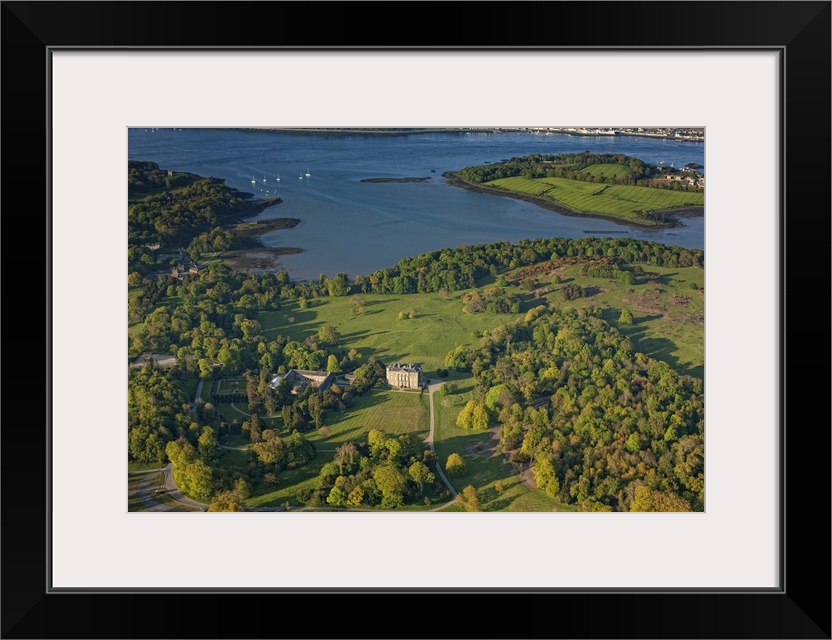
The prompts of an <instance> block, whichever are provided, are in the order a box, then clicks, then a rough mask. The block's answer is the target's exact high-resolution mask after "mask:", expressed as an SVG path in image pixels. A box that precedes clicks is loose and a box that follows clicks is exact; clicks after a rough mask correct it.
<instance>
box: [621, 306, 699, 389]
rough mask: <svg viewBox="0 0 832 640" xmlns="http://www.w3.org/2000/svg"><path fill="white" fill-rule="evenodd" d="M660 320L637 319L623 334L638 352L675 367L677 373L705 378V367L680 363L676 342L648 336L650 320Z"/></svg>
mask: <svg viewBox="0 0 832 640" xmlns="http://www.w3.org/2000/svg"><path fill="white" fill-rule="evenodd" d="M658 318H661V316H659V315H653V316H645V317H644V318H638V319H636V321H635V324H633V325H631V326H629V327H628V326H625V327H621V329H622V333H623V334H624V335H626V336H627V338H629V339H630V340H631V341H632V342H633V344H634V345H635V346H636V349H637V350H638V351H641V352H642V353H645V354H646V355H648V356H650V357H651V358H655V359H656V360H662V361H664V362H666V363H667V364H669V365H670V366H671V367H673V369H674V370H675V371H676V372H678V373H680V374H682V375H690V376H695V377H697V378H703V377H704V375H705V370H704V369H705V368H704V366H701V365H692V364H689V363H683V362H680V361H679V358H678V357H677V356H675V355H674V354H673V352H674V351H677V350H678V348H679V347H678V346H677V345H676V343H675V342H673V341H672V340H670V339H668V338H659V337H655V336H650V335H648V334H647V331H648V329H647V326H645V324H646V323H647V322H648V321H649V320H656V319H658Z"/></svg>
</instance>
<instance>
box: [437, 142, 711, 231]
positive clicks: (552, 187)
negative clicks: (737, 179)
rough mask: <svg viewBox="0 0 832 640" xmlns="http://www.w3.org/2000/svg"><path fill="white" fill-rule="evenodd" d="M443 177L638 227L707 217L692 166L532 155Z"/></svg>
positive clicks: (699, 177) (563, 210)
mask: <svg viewBox="0 0 832 640" xmlns="http://www.w3.org/2000/svg"><path fill="white" fill-rule="evenodd" d="M444 176H445V177H446V178H447V179H448V181H449V183H450V184H452V185H454V186H459V187H462V188H467V189H472V190H475V191H480V192H483V193H493V194H497V195H503V196H510V197H514V198H519V199H522V200H527V201H530V202H534V203H535V204H538V205H540V206H542V207H544V208H547V209H550V210H552V211H556V212H558V213H561V214H564V215H575V216H586V217H592V218H605V219H608V220H613V221H615V222H623V223H625V224H629V225H631V226H636V227H653V228H655V227H668V226H678V224H679V222H678V220H677V216H681V215H702V214H703V213H704V206H705V192H704V184H705V182H704V180H705V179H704V177H703V176H702V175H700V174H699V173H697V172H696V171H695V170H694V169H693V168H690V167H685V168H684V169H674V168H673V167H672V166H671V167H663V166H656V165H651V164H649V163H646V162H644V161H642V160H639V159H638V158H632V157H629V156H625V155H623V154H593V153H589V152H588V151H587V152H583V153H579V154H556V155H542V154H532V155H529V156H523V157H519V158H511V159H508V160H503V161H502V162H499V163H495V164H488V165H482V166H473V167H466V168H464V169H461V170H459V171H456V172H447V173H445V174H444Z"/></svg>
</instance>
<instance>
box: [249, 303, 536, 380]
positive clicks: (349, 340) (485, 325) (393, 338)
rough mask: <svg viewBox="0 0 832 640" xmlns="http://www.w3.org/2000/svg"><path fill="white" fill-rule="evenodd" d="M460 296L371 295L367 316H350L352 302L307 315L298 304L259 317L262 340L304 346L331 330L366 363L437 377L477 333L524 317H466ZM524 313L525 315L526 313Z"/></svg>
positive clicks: (319, 306) (312, 309)
mask: <svg viewBox="0 0 832 640" xmlns="http://www.w3.org/2000/svg"><path fill="white" fill-rule="evenodd" d="M461 296H462V292H459V291H457V292H455V293H451V294H449V296H448V299H447V300H444V299H442V297H441V296H440V295H439V294H438V293H417V294H410V295H380V294H367V295H365V296H364V297H365V299H366V306H365V309H366V313H365V314H364V315H361V316H353V317H351V316H350V309H352V308H353V305H352V304H351V302H350V298H349V297H343V298H317V299H315V300H313V301H312V304H311V305H310V306H309V308H308V309H299V308H298V305H297V302H294V301H292V302H288V303H286V304H284V306H283V308H282V309H281V310H280V311H268V312H262V313H260V316H259V320H260V323H261V325H262V326H263V334H264V335H265V336H266V338H268V339H274V338H275V337H276V336H277V335H285V336H288V337H289V338H290V339H292V340H298V341H301V342H302V341H303V340H304V339H305V338H306V337H307V336H311V335H315V334H316V333H317V331H318V329H319V328H320V327H321V326H323V325H325V324H328V325H332V326H333V327H335V328H336V329H338V331H340V332H341V335H342V336H343V340H342V343H343V344H344V345H345V346H347V347H350V348H356V349H358V350H359V351H360V352H361V353H362V355H363V356H364V357H365V359H366V358H367V357H369V356H371V355H375V356H376V357H377V358H378V359H380V360H381V361H382V362H384V363H385V364H389V363H393V362H415V363H420V364H421V365H422V367H423V368H424V370H425V375H427V376H428V377H433V376H435V375H436V369H437V368H438V367H442V366H444V358H445V355H446V354H447V353H448V352H449V351H451V350H452V349H454V348H455V347H456V346H457V345H461V344H475V343H476V342H477V340H478V338H475V337H474V336H473V332H474V331H479V332H481V331H483V330H484V329H486V330H490V329H494V328H495V327H498V326H500V325H501V324H505V323H506V322H509V321H511V320H514V319H516V318H518V317H522V314H494V313H478V314H473V315H470V314H466V313H463V312H462V300H461ZM410 310H413V311H415V312H416V317H415V318H413V319H412V320H399V319H398V314H399V312H400V311H410ZM523 313H525V309H523Z"/></svg>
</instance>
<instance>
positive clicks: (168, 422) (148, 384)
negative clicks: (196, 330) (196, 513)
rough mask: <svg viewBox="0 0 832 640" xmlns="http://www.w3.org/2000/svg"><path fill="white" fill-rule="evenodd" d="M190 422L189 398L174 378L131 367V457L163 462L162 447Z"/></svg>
mask: <svg viewBox="0 0 832 640" xmlns="http://www.w3.org/2000/svg"><path fill="white" fill-rule="evenodd" d="M191 421H192V417H191V411H190V406H189V405H188V399H187V398H186V397H185V393H184V391H183V390H182V387H181V386H180V385H179V384H178V383H177V382H176V381H175V380H173V378H172V377H171V376H170V375H169V374H167V373H165V372H164V371H161V370H159V369H157V368H156V367H154V366H153V364H152V361H150V362H149V363H148V364H147V365H146V366H145V367H143V368H131V369H130V375H129V377H128V380H127V442H128V451H129V456H130V459H131V460H134V461H136V462H144V463H152V462H158V463H164V462H166V460H167V456H166V454H165V446H166V444H167V443H168V442H170V441H171V440H174V439H176V438H178V437H179V436H182V435H184V434H185V433H186V432H187V431H188V428H189V427H190V424H191Z"/></svg>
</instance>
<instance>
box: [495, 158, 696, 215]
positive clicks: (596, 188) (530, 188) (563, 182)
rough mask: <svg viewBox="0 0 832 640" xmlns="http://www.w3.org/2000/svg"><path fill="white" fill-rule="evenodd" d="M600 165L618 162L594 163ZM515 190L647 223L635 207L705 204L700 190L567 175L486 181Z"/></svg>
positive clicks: (579, 209) (586, 210) (580, 209)
mask: <svg viewBox="0 0 832 640" xmlns="http://www.w3.org/2000/svg"><path fill="white" fill-rule="evenodd" d="M596 166H599V167H601V169H598V170H597V171H602V170H603V167H609V166H618V165H596ZM485 185H486V186H491V187H497V188H499V189H504V190H508V191H514V192H516V193H522V194H527V195H534V196H540V197H543V198H544V199H546V198H550V199H552V200H555V201H557V202H559V203H561V204H563V205H565V206H566V207H568V208H569V209H572V210H573V211H576V212H578V213H586V214H593V213H599V214H603V215H612V216H617V217H621V218H625V219H629V220H634V221H638V222H640V223H642V224H649V223H650V222H649V221H648V220H644V219H642V218H639V217H638V216H636V215H635V214H634V213H633V212H634V211H639V210H641V211H646V210H653V209H668V208H671V207H680V206H704V204H705V194H704V193H702V192H684V191H672V190H669V189H656V188H653V187H630V186H623V185H613V186H609V185H604V184H598V183H594V182H583V181H580V180H570V179H568V178H520V177H515V178H500V179H498V180H492V181H490V182H486V183H485Z"/></svg>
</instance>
